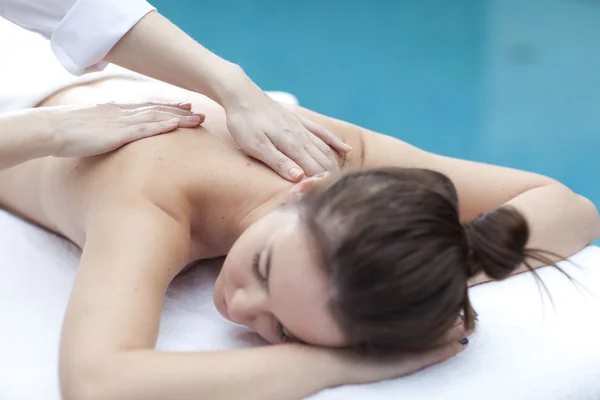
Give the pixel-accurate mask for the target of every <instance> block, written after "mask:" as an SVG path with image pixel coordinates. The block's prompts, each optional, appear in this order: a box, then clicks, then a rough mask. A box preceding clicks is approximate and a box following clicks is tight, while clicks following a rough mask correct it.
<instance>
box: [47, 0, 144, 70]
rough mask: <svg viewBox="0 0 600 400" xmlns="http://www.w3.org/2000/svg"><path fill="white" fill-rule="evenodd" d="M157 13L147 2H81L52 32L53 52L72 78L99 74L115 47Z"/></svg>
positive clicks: (99, 0)
mask: <svg viewBox="0 0 600 400" xmlns="http://www.w3.org/2000/svg"><path fill="white" fill-rule="evenodd" d="M154 10H155V8H154V7H153V6H151V5H150V4H149V3H148V2H146V1H145V0H79V1H77V2H76V3H75V5H74V6H73V7H72V8H71V9H70V10H69V12H68V13H67V15H65V17H64V18H63V19H62V20H61V22H60V24H59V25H58V26H57V27H56V29H55V30H54V32H53V33H52V37H51V39H50V40H51V42H50V44H51V47H52V51H53V52H54V54H55V55H56V58H58V60H59V61H60V63H61V64H62V65H63V66H64V67H65V69H66V70H67V71H69V72H70V73H72V74H73V75H81V74H84V73H86V72H93V71H100V70H102V69H104V67H106V65H107V63H106V62H104V61H102V60H103V59H104V57H106V55H107V54H108V52H109V51H110V50H111V49H112V48H113V47H114V45H115V44H117V42H118V41H119V40H120V39H121V38H122V37H123V36H124V35H125V34H126V33H127V32H128V31H129V30H130V29H131V28H133V26H134V25H135V24H137V23H138V22H139V21H140V19H142V18H143V17H144V16H145V15H146V14H148V13H149V12H151V11H154Z"/></svg>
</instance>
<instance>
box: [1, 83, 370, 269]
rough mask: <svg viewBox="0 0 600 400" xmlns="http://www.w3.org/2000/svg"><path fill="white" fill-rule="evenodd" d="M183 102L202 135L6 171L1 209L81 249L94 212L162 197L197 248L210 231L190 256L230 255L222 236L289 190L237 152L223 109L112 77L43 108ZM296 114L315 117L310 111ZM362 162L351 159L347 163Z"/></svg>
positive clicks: (349, 138)
mask: <svg viewBox="0 0 600 400" xmlns="http://www.w3.org/2000/svg"><path fill="white" fill-rule="evenodd" d="M182 99H185V100H188V101H190V102H192V104H193V109H194V110H195V111H196V112H202V113H205V114H206V121H205V122H204V124H203V125H201V126H200V127H199V128H197V129H178V130H176V131H175V132H173V133H169V134H165V135H160V136H156V137H152V138H148V139H145V140H140V141H138V142H135V143H131V144H129V145H127V146H124V147H123V148H121V149H119V150H117V151H115V152H113V153H110V154H107V155H102V156H97V157H92V158H88V159H67V158H53V157H47V158H43V159H38V160H33V161H30V162H27V163H25V164H22V165H20V166H17V167H14V168H11V169H9V170H6V171H3V172H0V185H1V187H2V189H1V190H0V204H1V205H2V206H4V207H6V208H8V209H9V210H11V211H13V212H15V213H17V214H20V215H21V216H23V217H24V218H26V219H28V220H31V221H33V222H35V223H38V224H40V225H42V226H44V227H46V228H48V229H50V230H52V231H55V232H57V233H59V234H61V235H63V236H65V237H67V238H69V239H71V240H72V241H73V242H75V243H76V244H78V245H79V246H80V247H83V245H84V243H85V236H86V235H85V232H86V226H85V221H86V216H87V215H89V213H93V212H96V211H97V208H98V207H100V206H101V205H102V204H103V202H104V201H105V199H106V198H108V197H112V196H116V197H120V196H126V195H127V194H130V195H132V196H138V195H140V196H148V197H151V198H156V197H154V196H155V195H156V194H157V193H156V192H157V191H160V192H161V193H160V196H158V197H160V198H161V199H167V200H166V201H169V202H171V203H175V204H178V205H179V206H181V207H189V209H190V212H191V213H192V214H191V218H190V219H191V223H192V242H197V240H194V239H196V238H195V237H194V234H197V235H204V236H205V237H206V236H207V232H210V236H211V238H212V240H210V241H208V240H206V238H204V239H203V240H202V243H203V248H202V249H199V248H197V247H196V248H195V251H193V253H195V254H192V255H191V257H194V258H197V257H198V256H202V257H203V258H208V257H214V256H220V255H224V254H225V253H226V252H227V249H226V248H220V247H221V246H220V245H219V243H222V242H223V241H222V240H219V233H220V232H224V231H225V229H224V228H225V225H226V224H228V223H230V221H231V220H232V219H233V218H234V217H235V216H239V215H234V214H236V213H244V212H248V211H250V210H252V209H253V208H256V207H257V206H259V205H260V204H262V203H264V202H266V201H268V200H270V199H272V198H275V197H276V196H277V195H278V194H279V193H282V192H284V191H286V189H288V188H289V187H290V186H291V183H289V182H287V181H285V180H284V179H282V178H280V177H279V176H278V175H277V174H276V173H274V172H273V171H272V170H271V169H270V168H268V167H266V166H265V165H264V164H262V163H260V162H258V161H256V160H255V159H253V158H251V157H248V156H247V155H245V154H244V153H243V152H242V151H241V150H240V149H239V148H238V147H237V146H236V145H235V143H234V141H233V140H232V138H231V136H230V134H229V132H228V130H227V126H226V123H225V114H224V111H223V109H222V108H221V107H220V106H219V105H217V104H216V103H214V102H213V101H211V100H210V99H208V98H206V97H204V96H202V95H198V94H195V93H191V92H188V91H184V90H182V89H179V88H176V87H173V86H170V85H165V84H163V83H159V82H154V81H145V80H136V79H131V78H111V79H106V80H103V81H98V82H95V83H91V84H87V85H81V86H75V87H71V88H68V89H65V90H63V91H60V92H58V93H56V94H54V95H53V96H51V97H49V98H48V99H46V100H45V101H44V102H43V103H42V104H40V106H54V105H64V104H72V103H90V102H94V103H101V102H109V101H117V102H144V101H150V100H152V101H164V102H172V101H174V100H182ZM298 112H300V113H305V114H306V116H308V117H309V118H310V117H311V115H309V114H310V113H309V112H308V111H305V110H300V109H299V110H298ZM313 117H314V116H313ZM319 122H320V123H322V121H319ZM334 133H336V134H338V135H339V136H341V137H342V139H343V140H345V141H346V142H347V143H349V144H350V145H352V146H354V147H355V148H357V147H358V146H359V145H360V139H359V137H358V133H357V134H356V135H353V134H352V130H340V129H337V130H336V131H334ZM107 134H110V132H107ZM356 158H357V157H356V156H354V157H352V156H351V157H349V159H348V160H347V161H349V162H348V163H346V164H349V163H350V161H352V162H353V160H354V159H356ZM342 161H343V160H340V163H342ZM232 213H233V214H232ZM207 242H212V243H214V245H210V244H209V243H207Z"/></svg>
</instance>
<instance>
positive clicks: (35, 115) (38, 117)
mask: <svg viewBox="0 0 600 400" xmlns="http://www.w3.org/2000/svg"><path fill="white" fill-rule="evenodd" d="M54 109H55V107H43V108H37V109H35V110H33V112H32V120H31V122H30V123H31V126H32V129H35V131H36V137H37V139H38V140H39V145H40V148H43V149H44V150H43V152H44V154H43V155H40V156H41V157H43V156H56V155H57V154H58V153H59V152H60V150H61V149H62V147H63V140H62V138H61V137H60V136H61V135H59V134H57V128H58V121H55V120H54V119H53V118H52V115H53V113H55V112H56V111H55V110H54Z"/></svg>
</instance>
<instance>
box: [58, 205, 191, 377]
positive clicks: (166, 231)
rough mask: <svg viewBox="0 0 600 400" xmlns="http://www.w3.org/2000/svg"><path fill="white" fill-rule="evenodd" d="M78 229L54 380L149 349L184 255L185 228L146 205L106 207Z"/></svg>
mask: <svg viewBox="0 0 600 400" xmlns="http://www.w3.org/2000/svg"><path fill="white" fill-rule="evenodd" d="M86 224H87V226H88V229H87V240H86V244H85V246H84V250H83V254H82V258H81V262H80V265H79V269H78V272H77V278H76V280H75V284H74V287H73V289H72V292H71V296H70V300H69V306H68V309H67V314H66V317H65V322H64V326H63V333H62V340H61V375H62V379H68V376H69V374H70V372H71V371H73V369H78V368H80V366H82V365H86V363H87V362H91V361H95V360H98V359H100V358H102V357H103V356H105V355H110V354H111V353H115V352H117V351H119V350H129V349H140V348H152V347H153V346H154V344H155V341H156V337H157V333H158V326H159V319H160V313H161V310H162V304H163V299H164V294H165V291H166V289H167V286H168V284H169V282H170V280H171V279H172V278H173V277H174V276H175V275H176V274H177V273H178V272H179V270H180V269H181V267H182V266H183V265H184V264H185V262H186V261H187V257H188V255H189V246H190V237H189V225H188V223H187V222H186V221H185V220H184V219H183V218H177V217H176V216H175V215H173V213H168V212H165V210H163V209H162V208H161V207H158V206H157V205H155V204H154V203H152V202H151V201H148V200H144V199H140V200H133V199H131V200H121V201H119V202H118V203H117V202H115V203H114V204H112V205H106V206H104V207H103V208H102V209H100V210H98V212H95V213H94V215H93V216H92V217H91V218H90V219H89V220H88V221H87V222H86ZM65 373H66V375H67V376H65Z"/></svg>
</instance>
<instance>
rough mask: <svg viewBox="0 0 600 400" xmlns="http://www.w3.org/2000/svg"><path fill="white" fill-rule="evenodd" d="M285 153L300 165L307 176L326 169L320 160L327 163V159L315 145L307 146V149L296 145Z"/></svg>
mask: <svg viewBox="0 0 600 400" xmlns="http://www.w3.org/2000/svg"><path fill="white" fill-rule="evenodd" d="M287 154H289V155H290V157H291V158H292V159H293V160H294V161H295V162H296V163H298V165H300V167H301V168H302V169H303V170H304V172H305V173H306V175H307V176H314V175H317V174H320V173H321V172H325V171H327V170H326V169H325V168H324V167H322V166H321V162H323V163H325V164H328V163H329V159H328V158H327V157H326V156H325V155H324V154H323V153H321V152H320V151H319V150H318V149H317V148H316V147H312V148H311V147H308V149H306V148H299V149H298V147H296V148H295V149H294V150H292V151H288V152H287Z"/></svg>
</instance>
